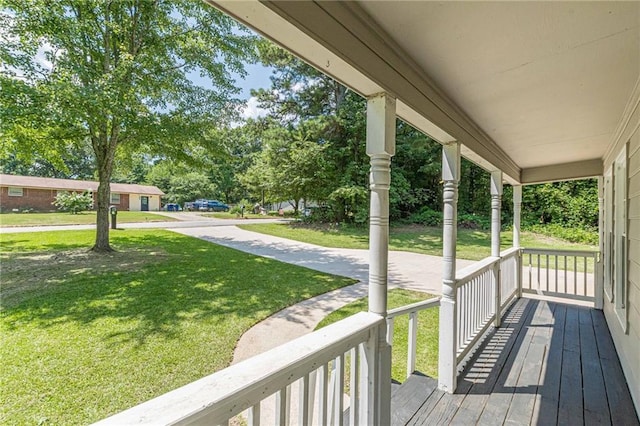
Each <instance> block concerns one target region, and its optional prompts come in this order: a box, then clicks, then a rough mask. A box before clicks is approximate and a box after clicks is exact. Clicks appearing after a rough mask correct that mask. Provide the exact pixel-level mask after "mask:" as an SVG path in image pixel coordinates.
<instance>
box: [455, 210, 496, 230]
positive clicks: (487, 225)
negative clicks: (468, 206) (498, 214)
mask: <svg viewBox="0 0 640 426" xmlns="http://www.w3.org/2000/svg"><path fill="white" fill-rule="evenodd" d="M458 227H460V228H463V229H491V219H489V218H487V217H484V216H480V215H477V214H471V213H462V214H460V215H458Z"/></svg>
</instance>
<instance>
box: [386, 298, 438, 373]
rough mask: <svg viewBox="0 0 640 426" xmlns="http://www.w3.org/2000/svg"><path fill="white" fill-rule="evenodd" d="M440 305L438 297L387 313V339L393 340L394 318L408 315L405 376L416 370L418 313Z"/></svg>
mask: <svg viewBox="0 0 640 426" xmlns="http://www.w3.org/2000/svg"><path fill="white" fill-rule="evenodd" d="M437 306H440V298H439V297H434V298H432V299H428V300H424V301H422V302H417V303H412V304H411V305H406V306H402V307H400V308H396V309H392V310H390V311H389V312H388V313H387V341H388V342H393V331H394V328H393V326H394V324H395V319H396V318H397V317H399V316H402V315H409V329H408V335H407V377H409V376H410V375H411V373H413V372H414V371H416V355H417V350H418V313H419V312H421V311H424V310H426V309H429V308H435V307H437Z"/></svg>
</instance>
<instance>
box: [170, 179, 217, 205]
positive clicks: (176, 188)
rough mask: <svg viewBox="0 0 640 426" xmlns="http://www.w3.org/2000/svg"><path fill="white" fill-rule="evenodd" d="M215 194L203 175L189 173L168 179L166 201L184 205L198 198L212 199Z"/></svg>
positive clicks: (211, 185)
mask: <svg viewBox="0 0 640 426" xmlns="http://www.w3.org/2000/svg"><path fill="white" fill-rule="evenodd" d="M215 193H216V187H215V185H213V184H212V183H211V181H210V180H209V178H208V177H207V176H206V175H205V174H204V173H200V172H190V173H185V174H183V175H178V176H172V177H171V178H170V179H169V192H168V193H167V199H168V200H169V201H170V202H172V203H178V204H180V205H184V203H185V202H187V201H194V200H196V199H198V198H207V199H209V198H214V197H215Z"/></svg>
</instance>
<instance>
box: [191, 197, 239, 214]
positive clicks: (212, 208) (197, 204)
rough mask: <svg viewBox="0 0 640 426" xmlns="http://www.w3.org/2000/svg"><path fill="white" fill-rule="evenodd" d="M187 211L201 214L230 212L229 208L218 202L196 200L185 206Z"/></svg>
mask: <svg viewBox="0 0 640 426" xmlns="http://www.w3.org/2000/svg"><path fill="white" fill-rule="evenodd" d="M184 208H185V210H188V211H201V212H228V211H229V206H228V205H226V204H225V203H223V202H221V201H218V200H204V199H201V200H195V201H193V202H189V203H185V204H184Z"/></svg>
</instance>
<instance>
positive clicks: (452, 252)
mask: <svg viewBox="0 0 640 426" xmlns="http://www.w3.org/2000/svg"><path fill="white" fill-rule="evenodd" d="M442 181H443V185H444V187H443V191H442V201H443V225H442V299H441V300H440V330H439V345H440V346H439V352H438V388H439V389H441V390H443V391H445V392H449V393H453V392H454V391H455V390H456V384H457V363H456V355H457V351H458V347H457V341H458V337H457V335H458V315H457V300H456V239H457V225H458V184H459V182H460V143H459V142H453V143H449V144H446V145H443V147H442Z"/></svg>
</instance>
